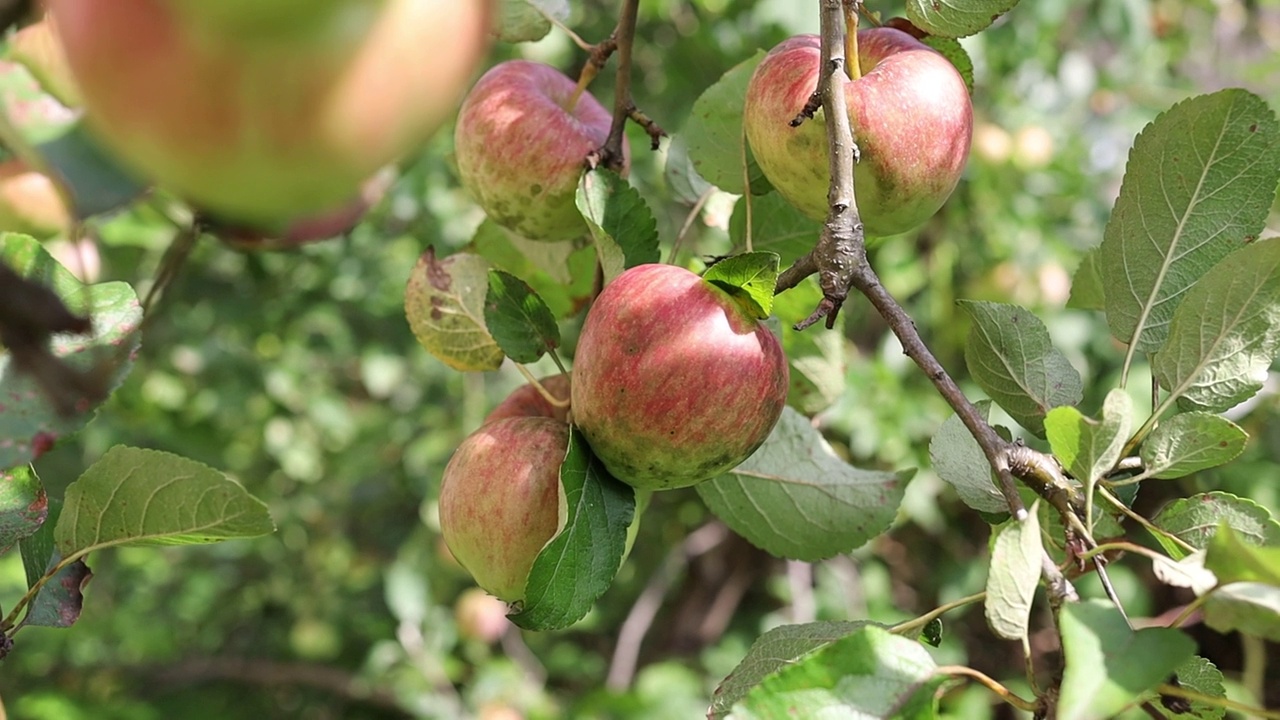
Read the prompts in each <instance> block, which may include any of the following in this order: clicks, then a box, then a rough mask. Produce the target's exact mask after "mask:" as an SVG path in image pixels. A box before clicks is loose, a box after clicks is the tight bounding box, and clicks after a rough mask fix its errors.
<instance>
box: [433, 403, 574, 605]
mask: <svg viewBox="0 0 1280 720" xmlns="http://www.w3.org/2000/svg"><path fill="white" fill-rule="evenodd" d="M568 448H569V426H568V425H566V424H565V423H563V422H560V421H558V420H553V419H551V418H547V417H509V418H505V419H502V420H498V421H495V422H491V423H486V424H485V425H482V426H481V427H480V429H478V430H476V431H475V432H474V433H472V434H471V435H469V436H467V439H466V440H464V441H463V442H462V445H460V446H459V447H458V449H457V450H456V451H455V452H454V453H453V457H452V458H450V460H449V464H448V465H447V466H446V467H445V470H444V477H443V480H442V481H441V484H440V534H441V535H442V536H443V537H444V541H445V544H447V545H448V546H449V550H450V551H451V552H452V553H453V556H454V557H455V558H456V559H457V560H458V563H459V564H461V565H462V566H463V567H464V568H466V569H467V571H468V572H470V573H471V576H472V577H473V578H475V581H476V584H477V585H479V586H480V587H482V588H484V589H485V590H487V591H488V592H489V593H491V594H492V595H494V596H496V597H498V598H499V599H501V600H505V601H507V602H515V601H517V600H520V599H522V598H523V597H524V588H525V583H526V581H527V580H528V579H529V570H530V569H531V568H532V567H533V561H534V560H535V559H536V558H537V557H538V553H539V552H541V551H542V546H543V545H546V544H547V541H549V540H550V539H551V538H552V537H553V536H554V535H555V533H556V528H557V526H558V524H559V512H560V465H561V464H562V463H563V462H564V458H565V455H566V454H567V453H568Z"/></svg>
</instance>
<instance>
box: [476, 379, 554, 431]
mask: <svg viewBox="0 0 1280 720" xmlns="http://www.w3.org/2000/svg"><path fill="white" fill-rule="evenodd" d="M538 382H539V383H541V384H542V388H543V389H544V390H546V391H547V392H549V393H551V396H552V397H554V398H556V399H557V400H562V401H564V403H565V405H564V406H559V405H553V404H552V403H551V402H549V401H548V400H547V398H545V397H543V395H542V393H540V392H538V388H536V387H534V386H533V383H525V384H524V385H521V386H520V387H518V388H516V389H515V390H512V391H511V394H510V395H507V397H506V399H505V400H503V401H502V402H500V403H498V406H497V407H495V408H494V409H493V410H492V411H491V412H490V413H489V415H488V416H487V417H485V419H484V421H485V422H486V423H491V422H493V421H495V420H501V419H502V418H508V417H549V418H555V419H556V420H559V421H560V422H568V418H569V405H568V403H569V383H570V380H569V376H568V375H566V374H560V375H552V376H550V377H544V378H539V379H538Z"/></svg>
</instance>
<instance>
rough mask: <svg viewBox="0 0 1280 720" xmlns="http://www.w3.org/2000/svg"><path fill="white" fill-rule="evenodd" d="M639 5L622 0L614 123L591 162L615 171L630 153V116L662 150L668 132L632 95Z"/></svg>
mask: <svg viewBox="0 0 1280 720" xmlns="http://www.w3.org/2000/svg"><path fill="white" fill-rule="evenodd" d="M639 8H640V0H622V14H621V15H620V16H619V18H618V27H617V29H616V30H614V31H613V36H612V37H611V38H610V40H612V41H614V42H615V43H616V44H617V51H618V76H617V81H616V82H615V83H614V88H613V124H612V125H610V126H609V137H608V138H607V139H606V140H605V141H604V145H603V146H602V147H601V148H600V150H599V151H598V152H597V153H596V154H595V156H593V157H592V158H591V160H590V162H592V164H594V165H603V166H605V167H607V168H609V169H611V170H621V169H622V165H623V162H624V161H625V160H626V155H624V154H623V152H622V139H623V137H624V133H623V131H624V130H626V127H627V120H628V119H631V120H634V121H635V122H636V123H637V124H638V125H640V126H641V127H643V128H644V130H645V132H646V133H648V134H649V139H650V141H651V143H652V146H653V149H654V150H657V149H658V141H659V139H661V138H663V137H665V136H666V134H667V133H666V131H665V130H663V129H662V128H661V127H659V126H658V124H657V123H656V122H654V121H653V119H652V118H650V117H649V116H648V115H646V114H644V113H643V112H641V111H640V110H639V109H638V108H637V107H636V104H635V101H634V100H633V99H632V97H631V49H632V47H633V46H634V45H635V39H636V15H637V13H638V11H639Z"/></svg>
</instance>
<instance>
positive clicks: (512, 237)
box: [469, 218, 596, 318]
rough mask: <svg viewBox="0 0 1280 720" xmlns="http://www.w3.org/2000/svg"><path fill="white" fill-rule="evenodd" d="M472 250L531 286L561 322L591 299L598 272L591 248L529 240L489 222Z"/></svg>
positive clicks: (473, 241) (482, 226)
mask: <svg viewBox="0 0 1280 720" xmlns="http://www.w3.org/2000/svg"><path fill="white" fill-rule="evenodd" d="M469 249H470V250H471V251H472V252H474V253H476V254H477V255H479V256H481V257H483V258H484V259H485V260H488V261H489V262H490V264H491V265H492V266H493V267H495V268H497V269H499V270H506V271H507V272H509V273H511V274H512V275H515V276H516V277H518V278H521V279H523V280H525V281H526V282H528V283H529V286H530V287H531V288H533V290H534V292H536V293H538V296H539V297H541V298H542V299H543V300H544V301H545V302H546V303H547V307H549V308H551V313H552V314H553V315H555V316H556V317H558V318H564V317H569V316H570V315H574V314H576V313H577V312H578V311H579V310H581V309H582V308H583V306H585V305H586V304H587V302H588V301H589V300H590V299H591V290H592V284H593V283H594V282H595V269H596V250H595V248H594V247H592V246H591V245H582V246H580V247H577V246H576V243H574V242H538V241H536V240H526V239H525V238H522V237H520V236H518V235H516V234H515V233H512V232H511V231H510V230H507V229H506V228H504V227H502V226H500V225H498V224H497V223H495V222H493V220H490V219H488V218H486V219H485V220H484V222H482V223H480V227H478V228H477V229H476V234H475V235H474V236H472V238H471V245H470V248H469Z"/></svg>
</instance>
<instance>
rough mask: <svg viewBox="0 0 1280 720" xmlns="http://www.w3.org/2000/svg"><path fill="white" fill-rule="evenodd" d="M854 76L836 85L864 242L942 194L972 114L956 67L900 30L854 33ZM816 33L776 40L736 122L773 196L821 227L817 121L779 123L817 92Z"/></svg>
mask: <svg viewBox="0 0 1280 720" xmlns="http://www.w3.org/2000/svg"><path fill="white" fill-rule="evenodd" d="M858 62H859V65H860V67H861V69H862V73H863V74H862V77H860V78H858V79H856V80H847V81H846V82H845V85H844V88H845V98H846V101H847V103H848V110H849V122H850V124H851V125H852V127H853V135H854V139H855V140H856V141H857V143H858V149H859V151H860V152H861V159H860V161H859V162H858V164H857V165H856V166H855V168H854V184H855V193H856V196H857V203H858V211H859V213H860V215H861V217H862V223H863V226H864V228H865V230H866V233H867V234H868V235H872V236H885V235H894V234H897V233H902V232H907V231H908V230H912V229H914V228H916V227H918V226H920V225H921V224H923V223H924V221H925V220H927V219H928V218H929V217H930V216H932V215H933V214H934V213H936V212H937V211H938V208H940V207H942V203H944V202H945V201H946V199H947V198H948V197H950V195H951V191H952V190H954V189H955V186H956V183H957V182H958V181H959V179H960V173H961V172H962V171H963V170H964V166H965V161H966V160H967V159H968V157H969V143H970V136H971V135H972V131H973V107H972V105H971V104H970V102H969V91H968V89H967V88H966V87H965V84H964V80H963V79H962V78H961V77H960V73H959V72H957V71H956V69H955V67H954V66H953V65H952V64H951V63H950V62H949V61H948V60H947V59H946V58H945V57H943V56H942V55H941V54H939V53H938V52H936V51H934V50H933V49H931V48H929V47H928V46H926V45H925V44H924V43H922V42H920V41H919V40H917V39H915V38H913V37H911V36H910V35H908V34H907V33H905V32H902V31H901V30H895V29H893V28H872V29H868V30H861V31H859V32H858ZM820 64H821V63H820V50H819V41H818V36H817V35H798V36H795V37H792V38H790V39H787V40H785V41H783V42H782V43H781V44H780V45H778V46H777V47H775V48H774V49H773V50H771V51H770V52H769V54H768V55H766V56H765V58H764V60H762V61H761V62H760V65H758V66H757V67H756V70H755V73H754V74H753V75H752V77H751V81H750V83H749V84H748V86H747V97H746V104H745V106H744V108H743V124H744V126H745V129H746V134H747V141H748V143H750V145H751V151H752V153H754V154H755V158H756V162H757V163H758V164H759V165H760V169H761V170H762V171H763V172H764V174H765V177H767V178H768V179H769V182H770V183H772V184H773V186H774V187H776V188H777V189H778V191H779V192H780V193H782V196H783V197H784V198H786V199H787V200H788V201H789V202H790V203H791V204H793V205H795V206H796V207H797V208H799V209H800V210H801V211H802V212H804V213H805V214H806V215H808V216H810V217H812V218H815V219H822V218H825V217H826V215H827V209H828V207H829V204H828V200H827V190H828V187H829V185H830V182H831V174H830V171H829V168H828V160H827V136H826V127H825V122H824V121H823V118H822V115H821V113H819V114H818V116H816V117H814V118H813V119H811V120H806V121H805V122H803V123H802V124H801V125H800V126H799V127H795V128H793V127H790V126H789V125H788V123H789V122H790V121H791V119H792V118H794V117H795V116H796V115H797V114H798V113H799V112H800V110H801V108H803V107H804V105H805V103H806V101H808V99H809V97H810V95H812V94H813V91H814V89H815V88H817V86H818V73H819V69H820V68H819V65H820Z"/></svg>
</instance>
